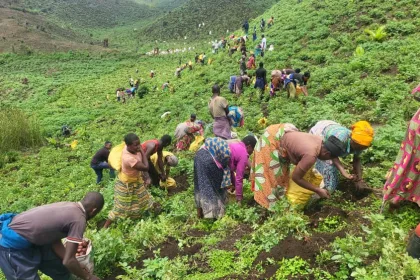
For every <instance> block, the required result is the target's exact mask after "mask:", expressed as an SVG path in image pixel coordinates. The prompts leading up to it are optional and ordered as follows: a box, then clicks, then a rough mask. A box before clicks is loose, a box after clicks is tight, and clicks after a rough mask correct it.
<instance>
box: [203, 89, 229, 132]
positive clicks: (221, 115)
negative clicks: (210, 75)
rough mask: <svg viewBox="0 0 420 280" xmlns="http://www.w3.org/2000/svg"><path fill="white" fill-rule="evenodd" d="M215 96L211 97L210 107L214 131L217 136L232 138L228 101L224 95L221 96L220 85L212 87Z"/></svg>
mask: <svg viewBox="0 0 420 280" xmlns="http://www.w3.org/2000/svg"><path fill="white" fill-rule="evenodd" d="M212 92H213V96H212V97H211V99H210V101H209V104H208V108H209V111H210V115H211V116H212V118H213V120H214V121H213V133H214V135H216V137H220V138H223V139H230V138H231V131H230V119H229V118H228V117H227V115H228V114H229V107H228V105H229V104H228V102H227V100H226V99H225V98H224V97H221V96H220V87H219V86H218V85H217V84H215V85H214V86H213V87H212Z"/></svg>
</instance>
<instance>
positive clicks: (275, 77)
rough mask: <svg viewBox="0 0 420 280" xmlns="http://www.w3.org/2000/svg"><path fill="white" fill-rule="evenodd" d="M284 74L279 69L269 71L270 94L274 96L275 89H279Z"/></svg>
mask: <svg viewBox="0 0 420 280" xmlns="http://www.w3.org/2000/svg"><path fill="white" fill-rule="evenodd" d="M284 77H285V76H284V74H283V73H282V71H280V70H273V71H271V85H270V96H271V97H274V96H275V94H276V91H277V90H280V88H281V85H282V84H283V80H284Z"/></svg>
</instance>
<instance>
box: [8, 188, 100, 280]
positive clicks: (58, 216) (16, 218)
mask: <svg viewBox="0 0 420 280" xmlns="http://www.w3.org/2000/svg"><path fill="white" fill-rule="evenodd" d="M103 206H104V198H103V196H102V194H100V193H98V192H89V193H87V194H86V196H85V197H84V198H83V199H82V201H80V202H57V203H53V204H47V205H43V206H39V207H35V208H32V209H30V210H28V211H26V212H23V213H20V214H17V215H16V214H13V213H7V214H3V215H0V225H2V227H1V230H0V268H1V270H2V271H3V273H4V275H5V277H6V279H39V276H38V271H41V272H42V273H44V274H45V275H47V276H49V277H51V278H52V279H71V277H72V274H73V275H75V276H77V277H79V278H81V279H92V280H98V279H99V278H98V277H97V276H95V275H93V274H91V273H90V272H88V271H87V270H85V269H84V268H83V267H82V266H81V265H80V264H79V262H78V260H77V259H76V253H77V248H78V246H79V244H81V243H82V242H83V234H84V232H85V229H86V226H87V221H88V220H90V219H92V218H93V217H95V216H96V215H97V214H98V213H99V212H100V211H101V210H102V207H103ZM62 238H67V242H66V246H65V247H64V245H63V243H62V242H61V239H62Z"/></svg>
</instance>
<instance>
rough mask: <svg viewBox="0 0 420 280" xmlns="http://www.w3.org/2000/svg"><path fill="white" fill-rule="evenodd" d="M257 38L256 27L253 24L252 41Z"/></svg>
mask: <svg viewBox="0 0 420 280" xmlns="http://www.w3.org/2000/svg"><path fill="white" fill-rule="evenodd" d="M255 40H257V27H256V26H254V32H253V33H252V41H253V42H255Z"/></svg>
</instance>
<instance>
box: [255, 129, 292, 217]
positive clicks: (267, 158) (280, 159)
mask: <svg viewBox="0 0 420 280" xmlns="http://www.w3.org/2000/svg"><path fill="white" fill-rule="evenodd" d="M295 130H297V129H296V127H294V126H293V125H290V124H275V125H270V126H269V127H267V128H266V130H265V132H264V134H263V135H262V136H261V137H260V139H259V140H258V142H257V145H256V146H255V150H254V158H253V163H252V170H251V187H252V190H253V192H254V199H255V201H256V202H258V203H259V204H260V205H261V206H263V207H265V208H267V209H270V208H271V207H272V206H274V204H275V202H276V201H277V200H278V199H280V198H281V197H283V196H284V195H285V193H286V191H287V188H288V187H289V177H290V163H289V160H288V158H287V152H286V150H284V149H283V148H282V147H281V146H280V140H281V138H282V137H283V135H284V133H286V132H287V131H295Z"/></svg>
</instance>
